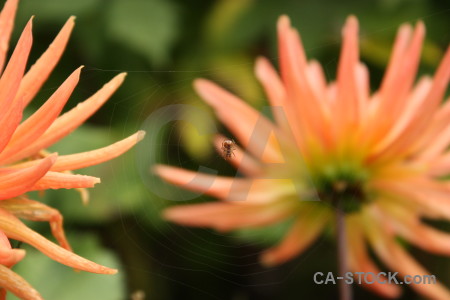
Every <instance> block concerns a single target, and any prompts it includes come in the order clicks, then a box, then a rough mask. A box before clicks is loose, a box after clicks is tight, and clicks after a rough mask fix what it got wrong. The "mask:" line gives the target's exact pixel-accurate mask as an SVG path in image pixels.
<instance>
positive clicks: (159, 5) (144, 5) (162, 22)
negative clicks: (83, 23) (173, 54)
mask: <svg viewBox="0 0 450 300" xmlns="http://www.w3.org/2000/svg"><path fill="white" fill-rule="evenodd" d="M107 13H108V16H107V18H108V31H109V34H110V36H111V38H113V39H114V40H116V41H117V42H120V43H122V44H125V45H127V46H128V47H130V48H132V49H133V50H135V51H136V52H138V53H141V54H143V55H144V56H145V57H147V59H148V60H149V61H150V62H151V63H152V64H154V65H161V64H163V63H165V62H167V60H168V52H169V51H170V49H171V47H172V46H173V43H174V42H175V39H176V37H177V35H178V26H177V15H176V7H175V5H174V4H173V3H172V1H169V0H114V1H113V2H112V3H111V5H110V7H109V10H108V12H107Z"/></svg>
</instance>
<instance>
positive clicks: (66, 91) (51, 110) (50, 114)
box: [0, 67, 82, 163]
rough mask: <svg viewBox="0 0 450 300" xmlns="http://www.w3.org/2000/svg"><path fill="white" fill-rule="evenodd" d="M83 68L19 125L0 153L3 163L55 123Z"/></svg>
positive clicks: (12, 159)
mask: <svg viewBox="0 0 450 300" xmlns="http://www.w3.org/2000/svg"><path fill="white" fill-rule="evenodd" d="M81 68H82V67H80V68H78V69H77V70H75V71H74V72H73V73H72V74H71V75H70V76H69V77H68V78H67V79H66V81H64V83H63V84H62V85H61V86H60V87H59V88H58V89H57V90H56V92H55V93H53V95H52V96H51V97H50V98H49V99H48V100H47V101H46V102H45V104H44V105H43V106H42V107H41V108H40V109H39V110H38V111H36V112H35V113H34V114H33V115H32V116H31V117H29V118H28V119H27V120H25V121H24V122H23V123H22V124H20V125H19V127H18V128H17V130H16V131H15V133H14V135H13V136H12V138H11V140H10V142H9V144H8V146H6V148H5V149H4V150H3V152H2V153H1V154H0V161H1V162H2V163H11V162H14V161H16V160H17V159H19V157H18V155H17V154H18V151H19V150H20V149H23V148H24V146H26V145H29V144H30V141H34V140H36V139H37V138H38V137H40V136H41V135H42V134H43V133H44V132H45V130H47V128H48V127H49V126H50V125H51V124H52V123H53V121H54V120H55V119H56V118H57V116H58V115H59V113H60V112H61V110H62V108H63V107H64V105H65V104H66V102H67V100H69V97H70V95H71V94H72V92H73V90H74V89H75V86H76V85H77V83H78V80H79V78H80V72H81Z"/></svg>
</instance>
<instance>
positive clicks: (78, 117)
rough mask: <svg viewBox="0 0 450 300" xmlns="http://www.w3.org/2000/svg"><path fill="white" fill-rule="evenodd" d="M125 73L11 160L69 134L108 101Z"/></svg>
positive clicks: (25, 155)
mask: <svg viewBox="0 0 450 300" xmlns="http://www.w3.org/2000/svg"><path fill="white" fill-rule="evenodd" d="M125 75H126V74H125V73H121V74H119V75H117V76H116V77H114V78H113V79H112V80H111V81H110V82H108V83H107V84H105V85H104V86H103V87H102V88H101V89H100V90H99V91H97V92H96V93H95V94H94V95H92V96H91V97H90V98H89V99H87V100H86V101H84V102H82V103H79V104H78V105H77V106H76V107H75V108H73V109H71V110H70V111H68V112H66V113H65V114H63V115H62V116H60V117H59V118H57V119H56V120H55V122H53V124H52V125H51V126H50V127H49V128H48V129H47V131H46V132H45V133H44V134H43V135H42V136H41V137H39V138H38V139H37V140H36V141H32V142H31V143H29V144H28V145H26V146H24V147H23V148H22V149H18V150H17V152H16V153H14V154H11V156H10V157H11V158H10V160H11V161H13V160H18V159H21V158H24V157H28V156H30V155H33V154H35V153H37V152H39V151H40V150H41V149H45V148H47V147H49V146H51V145H52V144H54V143H56V142H57V141H59V140H60V139H62V138H63V137H65V136H67V135H68V134H69V133H71V132H72V131H73V130H75V129H76V128H77V127H78V126H80V125H81V124H83V122H84V121H86V119H88V118H89V117H90V116H91V115H93V114H94V113H95V112H96V111H97V110H98V109H99V108H100V107H101V106H102V105H103V104H104V103H105V102H106V100H108V99H109V97H111V95H112V94H113V93H114V92H115V91H116V90H117V88H118V87H119V86H120V85H121V84H122V82H123V80H124V78H125Z"/></svg>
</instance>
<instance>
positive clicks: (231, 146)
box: [222, 139, 236, 160]
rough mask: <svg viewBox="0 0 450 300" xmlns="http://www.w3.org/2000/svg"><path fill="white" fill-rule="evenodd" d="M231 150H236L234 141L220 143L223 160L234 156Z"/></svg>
mask: <svg viewBox="0 0 450 300" xmlns="http://www.w3.org/2000/svg"><path fill="white" fill-rule="evenodd" d="M233 150H236V143H235V142H234V140H228V139H227V140H224V141H223V142H222V156H223V158H224V159H225V160H229V159H231V156H232V155H233V156H235V155H234V152H233Z"/></svg>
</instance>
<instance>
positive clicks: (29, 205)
mask: <svg viewBox="0 0 450 300" xmlns="http://www.w3.org/2000/svg"><path fill="white" fill-rule="evenodd" d="M0 208H2V209H4V210H6V211H8V212H9V213H11V214H13V215H14V216H16V217H18V218H23V219H26V220H30V221H44V222H49V223H50V228H51V230H52V234H53V236H54V237H55V238H56V240H57V241H58V243H59V244H60V246H61V247H63V248H64V249H67V250H69V251H72V249H71V247H70V245H69V242H68V241H67V239H66V235H65V234H64V229H63V217H62V215H61V214H60V213H59V211H57V210H56V209H54V208H51V207H49V206H47V205H45V204H43V203H40V202H38V201H33V200H29V199H25V198H13V199H6V200H2V201H0Z"/></svg>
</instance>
